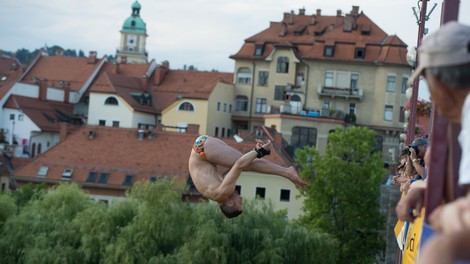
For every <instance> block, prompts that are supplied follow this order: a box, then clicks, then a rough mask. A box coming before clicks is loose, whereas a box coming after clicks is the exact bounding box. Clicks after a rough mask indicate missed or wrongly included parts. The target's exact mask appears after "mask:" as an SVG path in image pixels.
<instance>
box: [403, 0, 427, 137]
mask: <svg viewBox="0 0 470 264" xmlns="http://www.w3.org/2000/svg"><path fill="white" fill-rule="evenodd" d="M428 1H429V0H421V10H420V12H419V20H418V42H417V45H416V48H419V46H421V40H422V39H423V36H424V28H425V22H426V8H427V4H428ZM418 3H419V2H418ZM418 60H419V57H418V52H416V64H415V65H418ZM418 90H419V78H416V79H415V80H414V81H413V94H412V96H411V99H410V100H411V101H410V103H411V105H410V106H411V107H410V114H409V116H408V131H407V135H406V144H407V145H410V144H411V142H413V139H414V137H415V126H416V120H417V118H416V105H417V101H418Z"/></svg>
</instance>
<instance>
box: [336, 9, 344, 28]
mask: <svg viewBox="0 0 470 264" xmlns="http://www.w3.org/2000/svg"><path fill="white" fill-rule="evenodd" d="M341 13H342V12H341V9H338V10H336V26H339V25H341V22H343V17H342V16H341Z"/></svg>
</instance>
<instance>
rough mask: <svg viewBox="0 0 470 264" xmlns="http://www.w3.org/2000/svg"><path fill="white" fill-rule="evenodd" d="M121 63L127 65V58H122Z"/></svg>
mask: <svg viewBox="0 0 470 264" xmlns="http://www.w3.org/2000/svg"><path fill="white" fill-rule="evenodd" d="M121 63H122V64H126V63H127V56H121Z"/></svg>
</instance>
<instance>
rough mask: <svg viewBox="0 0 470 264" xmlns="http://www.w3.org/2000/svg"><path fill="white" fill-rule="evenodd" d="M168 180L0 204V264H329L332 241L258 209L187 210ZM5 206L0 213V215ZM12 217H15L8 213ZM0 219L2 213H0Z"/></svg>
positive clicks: (70, 187)
mask: <svg viewBox="0 0 470 264" xmlns="http://www.w3.org/2000/svg"><path fill="white" fill-rule="evenodd" d="M181 188H182V186H181V185H180V184H179V183H177V182H175V181H170V180H160V181H159V182H157V183H150V182H146V183H137V184H136V185H135V186H134V187H133V188H132V190H131V191H130V192H129V193H128V194H127V197H126V199H123V200H116V201H113V202H112V203H111V204H109V205H107V204H104V203H102V202H98V201H93V200H90V199H89V196H88V195H87V194H86V193H85V192H83V191H82V190H81V189H80V188H79V186H77V185H75V184H62V185H59V186H57V187H55V188H52V189H49V190H48V191H47V192H45V193H44V194H43V195H31V196H28V197H30V200H29V202H26V203H25V205H24V206H22V207H18V209H17V210H16V207H15V201H14V200H13V199H12V198H11V197H10V196H7V195H5V196H0V206H2V207H1V208H6V209H7V211H8V212H6V211H2V214H0V222H1V221H2V219H6V220H5V224H4V225H3V228H1V227H0V228H1V229H0V231H1V232H0V263H159V264H179V263H193V264H197V263H335V262H336V260H337V241H336V240H335V239H334V238H332V237H331V236H330V235H328V234H324V233H319V232H317V231H311V230H307V229H306V228H305V227H301V226H299V225H298V224H296V223H294V222H288V221H286V220H285V217H286V213H285V212H282V211H281V212H274V210H273V209H272V206H271V205H270V204H268V203H265V202H264V201H259V200H252V201H247V202H245V212H244V213H243V215H242V216H240V217H238V218H236V219H226V218H225V217H224V216H223V214H222V213H221V212H220V209H219V208H218V206H217V204H215V203H213V202H201V203H198V204H187V203H185V202H183V201H182V200H181ZM3 205H5V207H3ZM15 211H18V213H16V212H15ZM4 212H5V213H4Z"/></svg>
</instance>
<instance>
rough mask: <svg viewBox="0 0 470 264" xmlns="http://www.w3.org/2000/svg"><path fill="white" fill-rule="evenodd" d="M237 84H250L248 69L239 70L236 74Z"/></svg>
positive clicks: (249, 71)
mask: <svg viewBox="0 0 470 264" xmlns="http://www.w3.org/2000/svg"><path fill="white" fill-rule="evenodd" d="M237 83H239V84H251V70H250V68H240V69H238V72H237Z"/></svg>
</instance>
